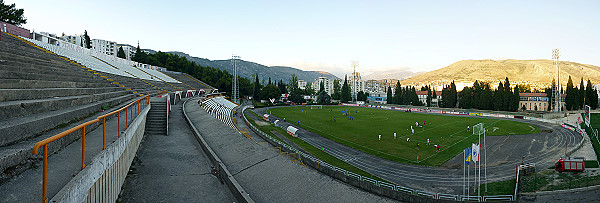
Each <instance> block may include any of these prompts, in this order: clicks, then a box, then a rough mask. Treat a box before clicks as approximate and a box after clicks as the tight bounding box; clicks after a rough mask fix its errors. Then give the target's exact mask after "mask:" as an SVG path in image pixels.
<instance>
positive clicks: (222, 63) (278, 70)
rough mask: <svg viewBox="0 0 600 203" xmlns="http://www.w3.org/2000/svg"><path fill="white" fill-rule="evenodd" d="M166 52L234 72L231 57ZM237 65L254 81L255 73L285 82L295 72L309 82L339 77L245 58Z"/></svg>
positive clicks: (200, 63) (260, 76)
mask: <svg viewBox="0 0 600 203" xmlns="http://www.w3.org/2000/svg"><path fill="white" fill-rule="evenodd" d="M166 53H170V54H175V55H178V56H182V57H185V58H187V60H189V61H193V62H196V64H199V65H201V66H210V67H213V68H217V69H220V70H226V71H227V72H229V73H232V74H233V62H232V60H231V59H227V60H209V59H205V58H199V57H193V56H190V55H189V54H186V53H183V52H176V51H171V52H166ZM236 66H237V73H238V75H239V76H240V77H244V78H248V79H250V80H251V81H254V79H253V77H254V76H253V75H254V74H256V75H258V79H259V80H261V81H262V80H263V79H264V80H265V81H267V80H268V79H269V78H271V80H272V81H273V82H275V81H280V80H283V82H285V83H288V82H289V79H290V77H291V76H292V74H295V75H296V76H297V77H298V80H305V81H307V82H309V83H310V82H313V81H314V80H315V79H317V78H319V77H326V78H329V79H339V78H338V77H336V76H335V75H333V74H331V73H328V72H324V71H303V70H300V69H297V68H293V67H287V66H265V65H261V64H258V63H254V62H250V61H244V60H236Z"/></svg>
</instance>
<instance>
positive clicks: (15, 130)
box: [0, 94, 135, 146]
mask: <svg viewBox="0 0 600 203" xmlns="http://www.w3.org/2000/svg"><path fill="white" fill-rule="evenodd" d="M134 97H135V95H132V94H126V95H121V96H117V97H110V98H107V99H104V100H98V101H94V102H88V103H85V104H82V105H79V106H74V107H70V108H63V109H60V110H56V111H48V112H43V113H38V114H33V115H29V116H23V117H18V118H11V119H8V120H2V121H0V146H6V145H8V144H11V143H15V142H18V141H21V140H25V139H29V138H32V137H36V136H39V135H41V134H42V133H43V132H44V131H48V130H51V129H53V128H55V127H57V126H60V125H61V124H63V125H64V124H65V123H69V122H74V121H77V120H79V118H81V117H85V116H89V115H90V114H94V113H97V112H98V111H99V110H101V109H102V105H103V104H105V105H110V106H117V105H119V104H121V103H123V102H126V101H129V100H131V99H132V98H134Z"/></svg>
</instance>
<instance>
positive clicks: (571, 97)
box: [565, 76, 578, 110]
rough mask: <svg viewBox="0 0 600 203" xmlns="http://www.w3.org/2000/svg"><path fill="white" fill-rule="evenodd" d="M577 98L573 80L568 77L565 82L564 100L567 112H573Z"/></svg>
mask: <svg viewBox="0 0 600 203" xmlns="http://www.w3.org/2000/svg"><path fill="white" fill-rule="evenodd" d="M577 97H578V96H577V89H575V88H574V87H573V80H571V76H569V80H568V81H567V98H565V103H566V104H565V107H567V110H573V109H575V108H576V107H577Z"/></svg>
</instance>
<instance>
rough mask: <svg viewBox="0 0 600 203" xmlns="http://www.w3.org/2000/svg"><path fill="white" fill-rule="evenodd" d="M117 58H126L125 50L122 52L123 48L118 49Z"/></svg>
mask: <svg viewBox="0 0 600 203" xmlns="http://www.w3.org/2000/svg"><path fill="white" fill-rule="evenodd" d="M117 57H119V58H122V59H124V58H126V56H125V50H123V47H119V51H118V52H117Z"/></svg>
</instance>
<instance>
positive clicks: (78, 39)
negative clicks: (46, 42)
mask: <svg viewBox="0 0 600 203" xmlns="http://www.w3.org/2000/svg"><path fill="white" fill-rule="evenodd" d="M60 39H62V40H65V41H67V42H69V43H71V44H75V45H77V46H80V47H84V46H85V38H84V37H83V35H66V36H62V37H60Z"/></svg>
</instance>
